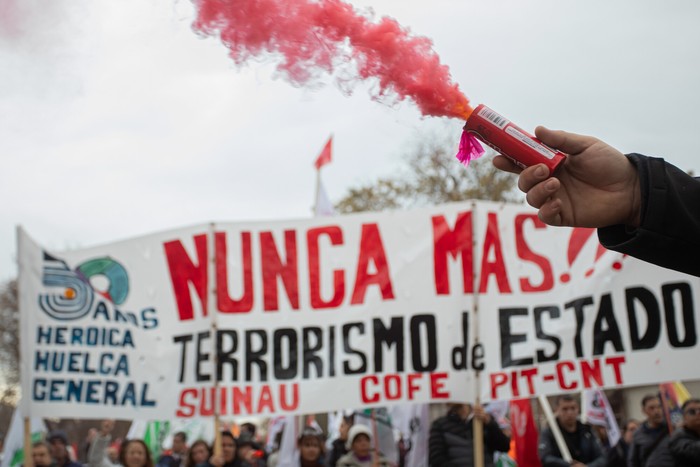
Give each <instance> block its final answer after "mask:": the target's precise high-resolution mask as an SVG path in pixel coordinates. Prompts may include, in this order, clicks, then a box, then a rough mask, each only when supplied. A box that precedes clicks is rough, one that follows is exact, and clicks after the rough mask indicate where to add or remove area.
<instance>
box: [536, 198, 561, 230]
mask: <svg viewBox="0 0 700 467" xmlns="http://www.w3.org/2000/svg"><path fill="white" fill-rule="evenodd" d="M537 217H539V218H540V220H541V221H542V222H544V223H545V224H547V225H551V226H554V227H561V225H562V216H561V200H560V199H556V198H553V199H548V200H547V201H546V202H545V203H544V204H542V207H540V210H539V211H538V212H537Z"/></svg>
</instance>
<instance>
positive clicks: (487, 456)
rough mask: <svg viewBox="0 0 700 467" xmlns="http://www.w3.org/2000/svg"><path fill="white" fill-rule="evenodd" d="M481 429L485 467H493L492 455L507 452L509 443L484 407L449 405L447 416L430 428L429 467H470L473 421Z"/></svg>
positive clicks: (472, 452) (472, 453) (471, 460)
mask: <svg viewBox="0 0 700 467" xmlns="http://www.w3.org/2000/svg"><path fill="white" fill-rule="evenodd" d="M474 418H476V419H478V420H481V421H482V423H483V425H484V449H485V452H484V463H485V465H486V466H487V467H488V466H491V465H493V457H494V456H493V454H494V452H495V451H502V452H508V450H509V449H510V439H509V438H508V436H506V435H505V434H504V433H503V431H502V430H501V429H500V428H499V426H498V423H497V422H496V420H494V419H493V417H491V415H489V414H488V413H486V411H485V410H484V409H483V407H481V406H479V405H476V406H474V408H473V409H472V406H471V405H470V404H450V406H449V409H448V412H447V415H445V416H444V417H440V418H438V419H437V420H435V421H434V422H433V424H432V425H431V426H430V438H429V441H428V459H429V464H430V466H431V467H453V466H454V467H456V466H471V465H473V463H474V434H473V420H474Z"/></svg>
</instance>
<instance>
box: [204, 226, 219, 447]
mask: <svg viewBox="0 0 700 467" xmlns="http://www.w3.org/2000/svg"><path fill="white" fill-rule="evenodd" d="M207 278H208V279H207V280H208V281H209V282H208V285H209V300H207V314H208V315H209V319H210V320H211V342H212V347H213V351H212V361H213V364H214V370H213V373H214V397H213V398H212V403H213V404H214V455H215V456H220V455H222V453H223V447H222V446H221V442H222V440H221V404H220V399H221V398H220V397H219V374H218V368H219V352H218V349H217V341H218V339H217V337H216V336H217V331H218V325H217V320H216V317H217V313H216V307H215V306H214V304H215V303H216V224H215V223H214V222H212V223H210V224H209V263H208V264H207Z"/></svg>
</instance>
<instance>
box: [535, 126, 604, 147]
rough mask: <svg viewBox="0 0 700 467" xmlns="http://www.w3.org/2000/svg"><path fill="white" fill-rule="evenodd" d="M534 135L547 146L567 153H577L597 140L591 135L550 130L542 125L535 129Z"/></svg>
mask: <svg viewBox="0 0 700 467" xmlns="http://www.w3.org/2000/svg"><path fill="white" fill-rule="evenodd" d="M535 135H536V136H537V138H538V139H539V140H540V141H542V142H543V143H544V144H546V145H547V146H550V147H552V148H554V149H558V150H560V151H562V152H565V153H567V154H579V153H582V152H583V151H585V150H586V149H588V148H589V147H590V146H591V145H593V143H595V142H596V141H597V140H596V139H595V138H593V137H592V136H584V135H577V134H576V133H569V132H566V131H562V130H550V129H549V128H545V127H543V126H538V127H537V128H536V129H535Z"/></svg>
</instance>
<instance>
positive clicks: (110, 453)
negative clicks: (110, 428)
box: [107, 442, 121, 465]
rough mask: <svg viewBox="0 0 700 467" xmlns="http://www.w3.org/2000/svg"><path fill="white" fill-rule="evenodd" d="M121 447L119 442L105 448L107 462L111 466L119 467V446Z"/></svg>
mask: <svg viewBox="0 0 700 467" xmlns="http://www.w3.org/2000/svg"><path fill="white" fill-rule="evenodd" d="M120 445H121V442H114V443H112V444H110V445H109V447H107V460H109V462H110V463H111V464H112V465H119V451H120V449H119V446H120Z"/></svg>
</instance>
